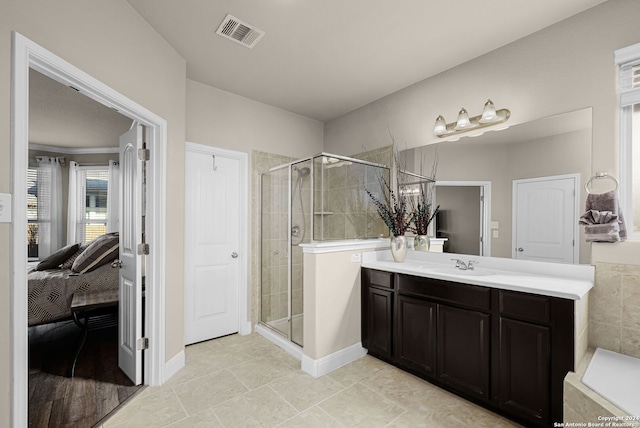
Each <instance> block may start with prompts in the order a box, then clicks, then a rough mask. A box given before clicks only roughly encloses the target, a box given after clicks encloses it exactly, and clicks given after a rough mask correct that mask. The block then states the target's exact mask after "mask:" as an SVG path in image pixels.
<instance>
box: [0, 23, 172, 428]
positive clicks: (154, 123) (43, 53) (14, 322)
mask: <svg viewBox="0 0 640 428" xmlns="http://www.w3.org/2000/svg"><path fill="white" fill-rule="evenodd" d="M12 48H13V50H12V53H13V63H12V92H11V97H12V98H11V112H12V120H11V125H12V138H11V141H12V167H13V184H12V191H13V197H14V205H13V220H14V221H13V230H12V234H11V236H12V256H11V257H12V260H11V262H12V267H13V280H12V284H11V345H10V346H11V359H12V382H11V412H12V414H11V421H12V425H13V426H27V422H28V410H27V409H28V368H27V360H28V329H27V319H28V318H27V286H26V284H27V277H26V265H27V257H26V254H27V250H26V230H27V228H26V219H27V213H26V207H27V204H26V194H27V192H26V190H27V189H26V185H27V180H26V176H27V167H28V150H29V68H32V69H34V70H37V71H39V72H40V73H42V74H44V75H46V76H48V77H50V78H52V79H54V80H56V81H58V82H60V83H62V84H65V85H72V86H73V87H75V88H78V89H79V90H80V92H82V93H83V94H84V95H86V96H88V97H90V98H92V99H93V100H95V101H97V102H99V103H101V104H103V105H106V106H108V107H112V108H116V109H117V110H118V111H119V112H120V113H121V114H123V115H125V116H127V117H130V118H132V119H134V120H138V121H139V122H141V123H142V124H144V125H145V126H147V127H148V129H149V131H150V132H149V133H148V134H149V135H148V137H149V138H148V140H147V142H148V143H149V144H150V147H151V148H152V150H151V156H152V159H151V162H150V163H149V169H148V174H149V176H150V177H151V179H150V180H149V181H148V183H147V208H148V212H149V213H152V215H150V216H148V218H147V237H148V241H149V244H150V248H151V251H150V255H149V257H147V270H146V272H147V290H146V305H145V311H146V323H145V329H146V331H145V333H146V334H145V335H146V336H147V337H148V338H149V341H150V345H151V346H150V348H149V350H147V351H145V362H144V367H145V374H144V380H145V383H146V384H148V385H160V384H161V383H163V381H164V379H165V378H164V369H165V360H166V358H165V340H166V338H165V276H166V275H165V274H164V269H165V266H166V263H165V241H166V237H165V215H166V214H165V205H166V203H165V189H166V180H165V171H166V144H167V123H166V121H165V120H164V119H162V118H160V117H159V116H157V115H155V114H154V113H152V112H150V111H149V110H147V109H145V108H144V107H142V106H140V105H139V104H137V103H135V102H133V101H132V100H130V99H129V98H127V97H125V96H124V95H122V94H120V93H119V92H117V91H115V90H113V89H112V88H110V87H108V86H106V85H105V84H103V83H102V82H100V81H98V80H96V79H95V78H93V77H92V76H90V75H88V74H87V73H85V72H83V71H82V70H80V69H78V68H77V67H75V66H73V65H72V64H70V63H68V62H66V61H65V60H63V59H61V58H59V57H58V56H56V55H54V54H53V53H51V52H49V51H48V50H46V49H44V48H43V47H41V46H39V45H37V44H36V43H34V42H32V41H30V40H29V39H27V38H26V37H24V36H22V35H20V34H19V33H16V32H13V33H12Z"/></svg>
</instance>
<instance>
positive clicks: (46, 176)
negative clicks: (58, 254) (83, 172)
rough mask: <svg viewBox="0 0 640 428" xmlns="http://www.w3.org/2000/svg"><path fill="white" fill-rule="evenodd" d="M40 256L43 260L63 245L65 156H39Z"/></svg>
mask: <svg viewBox="0 0 640 428" xmlns="http://www.w3.org/2000/svg"><path fill="white" fill-rule="evenodd" d="M36 160H37V162H38V192H37V194H38V257H39V258H40V259H41V260H42V259H44V258H45V257H48V256H49V255H50V254H51V253H53V252H54V251H56V250H58V249H60V248H61V247H62V246H63V245H62V244H63V238H62V167H61V165H60V163H61V160H64V158H52V157H48V156H38V157H37V158H36Z"/></svg>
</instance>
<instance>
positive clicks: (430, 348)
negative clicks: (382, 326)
mask: <svg viewBox="0 0 640 428" xmlns="http://www.w3.org/2000/svg"><path fill="white" fill-rule="evenodd" d="M436 310H437V305H436V304H435V303H432V302H429V301H426V300H422V299H415V298H413V297H407V296H403V295H401V294H400V295H398V298H397V302H396V319H397V324H396V330H395V331H396V348H395V349H396V352H395V355H396V357H395V358H396V362H397V363H398V364H399V365H401V366H403V367H406V368H408V369H410V370H414V371H417V372H418V373H420V374H423V375H427V376H429V377H433V376H435V369H436Z"/></svg>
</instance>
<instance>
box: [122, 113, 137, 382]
mask: <svg viewBox="0 0 640 428" xmlns="http://www.w3.org/2000/svg"><path fill="white" fill-rule="evenodd" d="M141 148H142V126H141V125H135V126H134V127H133V128H132V129H131V130H129V131H127V132H126V133H125V134H123V135H122V136H121V137H120V172H121V178H120V227H119V229H120V262H121V267H120V274H119V277H120V302H119V305H118V306H119V326H118V330H119V331H118V365H119V366H120V368H121V369H122V371H123V372H124V373H125V374H126V375H127V376H128V377H129V378H130V379H131V380H132V381H133V382H134V383H135V384H136V385H139V384H140V383H142V351H141V350H138V349H137V348H138V347H137V342H138V339H140V338H141V337H142V261H141V256H140V255H139V254H138V244H139V243H141V242H142V175H141V174H142V161H141V160H140V159H139V157H138V150H139V149H141Z"/></svg>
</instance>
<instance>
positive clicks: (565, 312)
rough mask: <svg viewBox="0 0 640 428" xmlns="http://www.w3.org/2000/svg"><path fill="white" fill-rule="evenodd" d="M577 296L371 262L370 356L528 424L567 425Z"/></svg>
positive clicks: (365, 306) (365, 277)
mask: <svg viewBox="0 0 640 428" xmlns="http://www.w3.org/2000/svg"><path fill="white" fill-rule="evenodd" d="M573 308H574V305H573V301H572V300H568V299H560V298H554V297H548V296H539V295H534V294H528V293H521V292H515V291H507V290H499V289H492V288H488V287H481V286H476V285H469V284H462V283H457V282H450V281H443V280H438V279H431V278H424V277H416V276H412V275H405V274H394V273H390V272H383V271H377V270H373V269H366V268H363V269H362V342H363V346H364V347H365V348H367V349H368V351H369V354H371V355H373V356H375V357H378V358H380V359H383V360H385V361H387V362H389V363H391V364H394V365H396V366H397V367H400V368H403V369H405V370H407V371H410V372H412V373H414V374H416V375H418V376H420V377H422V378H424V379H426V380H429V381H430V382H433V383H435V384H437V385H440V386H442V387H444V388H446V389H448V390H450V391H452V392H455V393H457V394H459V395H460V396H462V397H465V398H468V399H471V400H473V401H475V402H477V403H479V404H481V405H484V406H485V407H487V408H490V409H492V410H494V411H497V412H500V413H503V414H505V415H507V416H510V417H511V418H512V419H514V420H516V421H518V422H520V423H523V424H525V425H527V426H549V425H552V423H553V422H562V382H563V379H564V376H565V375H566V373H567V372H568V371H569V370H573V352H574V351H573V322H574V319H573V310H574V309H573Z"/></svg>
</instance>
